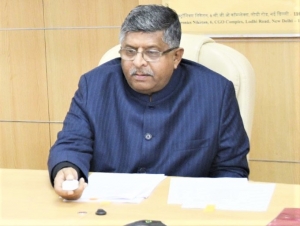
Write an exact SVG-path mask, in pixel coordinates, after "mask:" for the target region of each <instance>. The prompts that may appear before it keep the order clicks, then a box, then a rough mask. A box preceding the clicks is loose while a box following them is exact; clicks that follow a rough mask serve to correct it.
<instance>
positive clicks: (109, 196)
mask: <svg viewBox="0 0 300 226" xmlns="http://www.w3.org/2000/svg"><path fill="white" fill-rule="evenodd" d="M165 177H166V176H165V175H163V174H127V173H92V174H91V175H90V176H89V183H88V186H87V188H86V189H85V190H84V191H83V194H82V196H81V197H80V199H78V200H75V202H103V201H105V202H106V201H109V202H130V203H139V202H141V201H142V200H144V199H145V198H148V197H149V196H150V194H151V192H152V191H153V190H154V188H155V187H156V186H157V185H158V184H159V183H160V182H161V181H162V180H163V179H164V178H165Z"/></svg>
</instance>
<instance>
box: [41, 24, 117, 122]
mask: <svg viewBox="0 0 300 226" xmlns="http://www.w3.org/2000/svg"><path fill="white" fill-rule="evenodd" d="M118 36H119V29H108V30H106V29H103V30H94V29H88V30H55V31H46V42H47V65H48V66H47V68H48V70H47V73H48V80H49V88H48V89H49V111H50V120H51V121H62V120H63V119H64V118H65V115H66V112H67V111H68V109H69V106H70V102H71V98H72V97H73V95H74V92H75V91H76V89H77V85H78V82H79V77H80V76H81V75H82V74H83V73H85V72H87V71H89V70H91V69H93V68H95V67H96V66H97V65H98V63H99V60H100V58H101V56H102V55H103V54H104V53H105V52H106V51H107V50H108V49H109V48H111V47H112V46H114V45H116V44H117V43H118Z"/></svg>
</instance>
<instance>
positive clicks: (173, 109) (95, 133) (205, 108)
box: [48, 58, 249, 178]
mask: <svg viewBox="0 0 300 226" xmlns="http://www.w3.org/2000/svg"><path fill="white" fill-rule="evenodd" d="M248 152H249V140H248V137H247V134H246V132H245V129H244V126H243V122H242V119H241V116H240V112H239V108H238V103H237V100H236V96H235V90H234V87H233V84H232V82H230V81H229V80H227V79H226V78H224V77H223V76H221V75H219V74H217V73H215V72H213V71H211V70H210V69H208V68H206V67H204V66H202V65H200V64H198V63H195V62H192V61H188V60H185V59H183V60H182V61H181V63H180V64H179V66H178V68H177V69H176V70H175V71H174V73H173V75H172V77H171V80H170V82H169V83H168V84H167V86H166V87H164V89H163V90H161V91H159V92H157V93H154V94H153V95H152V98H151V100H150V98H149V96H148V95H144V94H141V93H138V92H136V91H134V90H132V89H131V88H130V86H129V85H128V83H127V81H126V79H125V77H124V74H123V72H122V69H121V60H120V58H116V59H114V60H112V61H109V62H107V63H105V64H103V65H101V66H99V67H97V68H95V69H93V70H91V71H90V72H88V73H86V74H84V75H83V76H82V77H81V78H80V82H79V87H78V90H77V91H76V93H75V95H74V97H73V99H72V103H71V106H70V109H69V112H68V113H67V115H66V118H65V120H64V124H63V129H62V131H61V132H59V133H58V139H57V141H56V143H55V144H54V145H53V147H52V148H51V150H50V154H49V159H48V169H49V172H50V173H51V172H52V170H53V168H54V167H55V166H56V165H57V164H59V163H61V162H69V163H72V164H74V165H76V166H77V167H78V168H79V169H80V170H81V172H82V173H83V176H84V177H85V178H87V176H88V172H89V171H90V172H121V173H154V174H155V173H162V174H165V175H170V176H188V177H248V174H249V168H248V163H247V158H246V156H247V154H248Z"/></svg>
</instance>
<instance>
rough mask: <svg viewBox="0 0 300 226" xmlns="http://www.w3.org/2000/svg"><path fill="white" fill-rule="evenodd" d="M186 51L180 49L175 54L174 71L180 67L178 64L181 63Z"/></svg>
mask: <svg viewBox="0 0 300 226" xmlns="http://www.w3.org/2000/svg"><path fill="white" fill-rule="evenodd" d="M183 52H184V49H183V48H178V49H176V50H175V52H174V69H176V68H177V67H178V64H179V63H180V61H181V59H182V56H183Z"/></svg>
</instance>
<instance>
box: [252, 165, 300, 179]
mask: <svg viewBox="0 0 300 226" xmlns="http://www.w3.org/2000/svg"><path fill="white" fill-rule="evenodd" d="M250 180H253V181H264V182H276V183H287V184H300V163H281V162H257V161H250Z"/></svg>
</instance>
